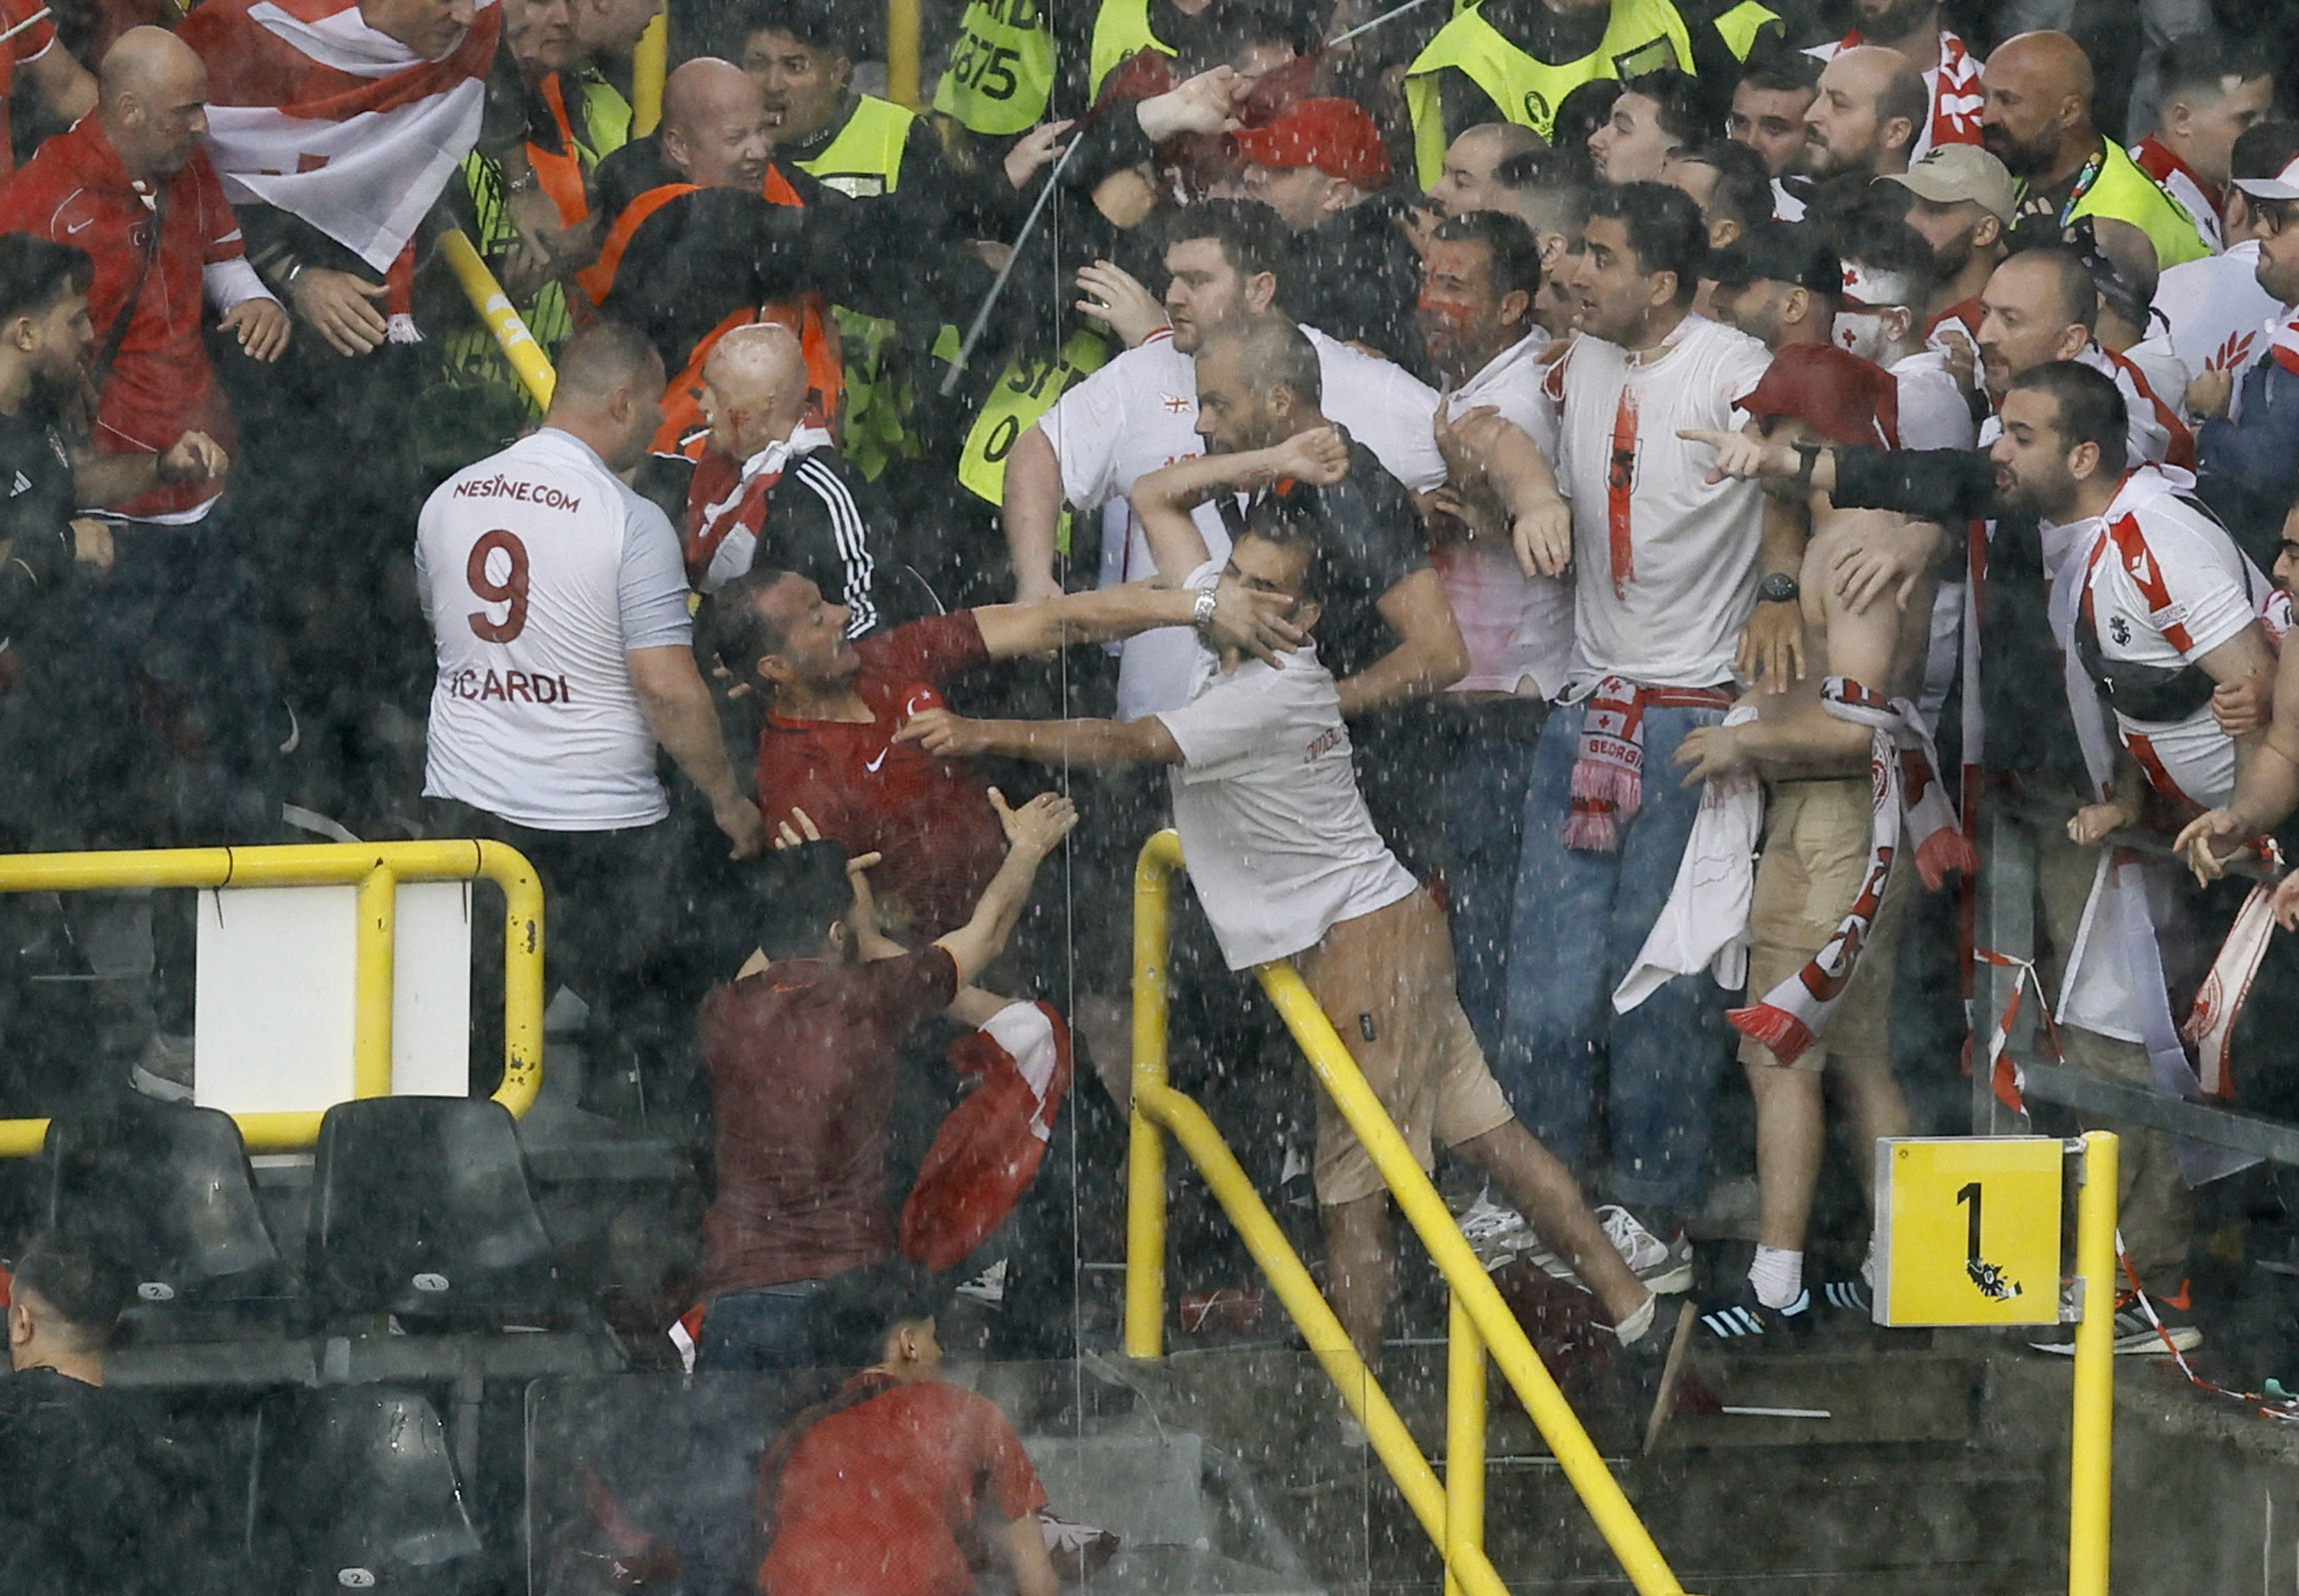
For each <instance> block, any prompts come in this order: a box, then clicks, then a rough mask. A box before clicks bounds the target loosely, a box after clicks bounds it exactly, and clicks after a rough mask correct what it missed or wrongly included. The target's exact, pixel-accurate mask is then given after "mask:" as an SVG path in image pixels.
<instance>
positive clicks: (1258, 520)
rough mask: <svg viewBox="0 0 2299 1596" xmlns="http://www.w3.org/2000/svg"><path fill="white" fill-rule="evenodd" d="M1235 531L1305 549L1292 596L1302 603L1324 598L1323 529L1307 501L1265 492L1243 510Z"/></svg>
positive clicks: (1242, 535)
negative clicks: (1239, 523)
mask: <svg viewBox="0 0 2299 1596" xmlns="http://www.w3.org/2000/svg"><path fill="white" fill-rule="evenodd" d="M1237 535H1238V536H1239V537H1240V538H1254V539H1258V540H1259V541H1260V542H1262V543H1265V544H1268V545H1269V546H1270V547H1271V548H1275V549H1300V550H1304V551H1306V553H1307V559H1305V560H1304V561H1303V562H1302V564H1301V591H1300V592H1299V593H1297V594H1295V595H1294V597H1295V598H1296V599H1299V600H1300V601H1301V602H1302V603H1304V604H1319V603H1322V602H1323V601H1324V597H1325V594H1326V592H1327V590H1328V587H1329V585H1330V579H1331V577H1332V573H1331V571H1330V570H1328V569H1327V562H1328V559H1329V556H1328V555H1327V552H1326V540H1325V529H1324V524H1323V523H1322V522H1321V521H1319V520H1318V519H1317V517H1316V514H1315V513H1314V512H1313V511H1312V510H1311V509H1310V507H1309V505H1308V503H1307V502H1306V501H1304V500H1302V499H1295V498H1291V497H1288V496H1283V495H1278V494H1268V495H1264V496H1263V497H1262V498H1260V499H1257V500H1255V501H1254V502H1253V504H1252V506H1251V508H1249V509H1248V510H1247V511H1246V512H1245V520H1244V524H1243V525H1242V526H1241V527H1239V528H1238V531H1237Z"/></svg>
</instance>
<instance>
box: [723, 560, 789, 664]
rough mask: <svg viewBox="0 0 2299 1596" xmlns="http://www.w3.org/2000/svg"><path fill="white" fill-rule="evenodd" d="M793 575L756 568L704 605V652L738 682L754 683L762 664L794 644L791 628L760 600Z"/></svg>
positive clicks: (777, 570) (770, 569)
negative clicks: (760, 663)
mask: <svg viewBox="0 0 2299 1596" xmlns="http://www.w3.org/2000/svg"><path fill="white" fill-rule="evenodd" d="M791 575H792V573H790V572H788V571H784V570H780V569H779V568H777V567H774V566H753V567H751V569H750V570H749V571H746V572H744V573H743V575H741V576H739V577H737V578H735V580H734V581H732V582H730V583H728V584H727V585H726V586H725V587H723V588H721V589H720V590H719V591H718V592H717V593H714V594H712V595H711V597H710V599H709V601H708V602H707V603H705V604H704V606H703V640H704V642H703V647H704V652H705V653H706V654H707V655H708V656H709V657H710V658H711V659H713V660H716V661H717V662H718V663H719V664H720V665H722V666H725V667H726V668H727V670H728V672H729V673H730V674H732V675H733V677H734V679H735V680H736V681H737V682H748V681H750V680H751V676H752V674H753V673H754V672H755V671H757V669H758V665H759V662H760V661H761V660H764V659H765V658H766V657H767V656H768V655H770V654H780V653H782V652H783V645H784V644H785V643H787V642H789V641H790V629H789V628H788V627H786V626H784V625H783V623H782V622H780V621H778V620H776V619H775V618H774V617H773V616H771V615H768V614H767V613H766V611H765V610H764V609H763V608H762V607H761V606H760V604H759V601H760V600H761V599H764V598H765V597H766V596H767V595H768V594H770V593H772V592H773V591H774V590H775V589H776V588H777V587H779V586H780V585H781V584H782V583H783V581H784V580H785V579H787V578H788V577H790V576H791Z"/></svg>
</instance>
